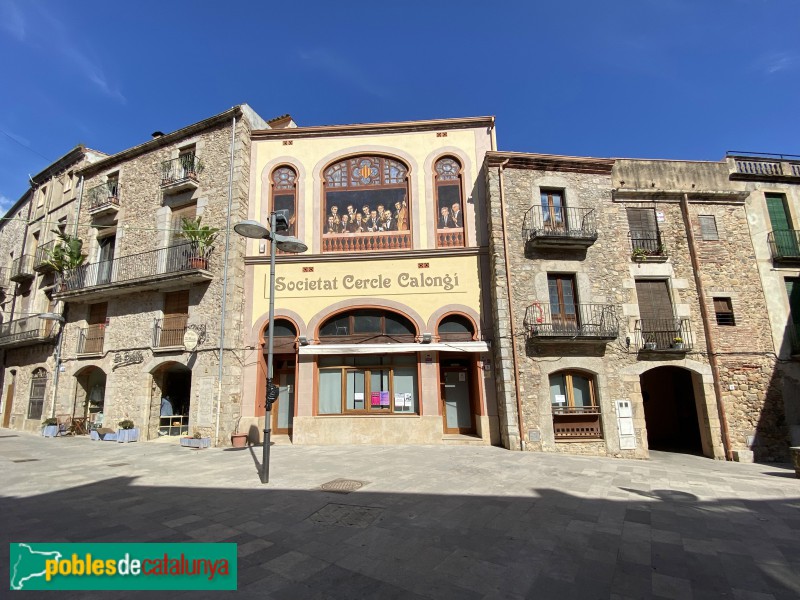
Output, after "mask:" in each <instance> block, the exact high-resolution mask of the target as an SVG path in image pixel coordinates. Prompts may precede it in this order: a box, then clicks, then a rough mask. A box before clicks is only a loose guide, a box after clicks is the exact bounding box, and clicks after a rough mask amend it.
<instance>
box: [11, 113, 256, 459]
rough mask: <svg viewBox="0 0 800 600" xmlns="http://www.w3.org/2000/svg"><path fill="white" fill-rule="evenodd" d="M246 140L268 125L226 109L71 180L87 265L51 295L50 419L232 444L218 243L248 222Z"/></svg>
mask: <svg viewBox="0 0 800 600" xmlns="http://www.w3.org/2000/svg"><path fill="white" fill-rule="evenodd" d="M253 127H256V128H259V129H265V128H269V127H270V125H269V124H267V123H266V122H264V121H263V120H262V119H261V118H260V117H259V116H258V115H257V114H256V113H255V112H253V110H252V109H250V108H249V107H248V106H247V105H240V106H236V107H234V108H232V109H230V110H228V111H226V112H224V113H220V114H218V115H215V116H213V117H211V118H209V119H206V120H204V121H200V122H198V123H195V124H193V125H190V126H188V127H185V128H183V129H180V130H178V131H175V132H172V133H169V134H161V133H156V134H154V135H153V138H152V139H150V140H149V141H147V142H145V143H143V144H141V145H138V146H135V147H133V148H129V149H127V150H124V151H122V152H119V153H117V154H115V155H113V156H109V157H107V158H103V159H102V160H99V161H96V162H93V163H92V164H89V165H85V166H83V167H82V168H81V169H80V170H78V171H77V172H76V173H77V175H78V176H80V177H82V178H83V193H82V194H80V195H79V197H78V200H77V205H76V209H75V213H76V214H77V229H76V230H75V232H76V234H77V236H78V237H79V238H80V239H81V240H82V241H83V251H84V253H85V254H86V256H87V258H86V261H85V263H84V264H83V265H82V266H80V267H77V268H75V269H71V270H67V271H65V272H64V273H62V274H60V275H59V276H58V277H57V278H56V281H55V287H54V289H53V290H52V299H53V300H54V301H56V302H61V303H63V304H64V305H65V310H64V317H65V320H66V322H65V323H64V326H63V332H62V333H61V335H60V338H59V342H60V349H61V356H60V358H61V360H60V363H61V369H60V372H61V377H60V384H59V385H58V389H57V391H55V393H54V395H55V397H56V403H55V406H53V405H52V404H51V403H50V402H47V409H46V410H45V412H46V413H50V414H56V415H57V414H68V415H72V416H73V417H75V418H77V419H86V420H87V421H93V422H97V423H100V422H102V423H103V424H104V425H109V426H111V427H112V428H113V427H116V425H117V422H118V421H120V420H122V419H131V420H133V421H134V423H135V425H136V426H137V427H139V428H140V429H141V431H142V438H143V439H145V440H148V439H158V438H168V437H170V436H175V435H182V434H183V435H185V434H187V433H193V432H195V431H197V432H199V433H201V434H203V435H207V436H210V437H212V438H213V441H214V443H215V444H216V443H219V444H223V445H224V444H227V443H229V439H230V438H229V435H230V433H231V431H232V430H233V429H234V428H235V426H236V420H237V418H238V417H239V414H240V403H239V388H240V380H241V362H240V358H241V357H240V352H239V350H240V348H241V327H242V312H241V306H242V293H243V278H244V265H243V250H244V243H243V241H242V240H241V239H239V238H238V237H236V236H230V235H228V234H227V232H228V231H229V224H230V222H231V220H234V221H235V220H238V219H240V218H243V217H244V216H245V215H246V214H247V199H248V184H249V179H250V173H249V169H250V166H249V165H250V162H249V161H250V131H251V129H252V128H253ZM198 218H199V219H200V221H199V224H198V222H197V219H198ZM187 222H194V223H195V224H196V225H199V226H201V227H202V226H209V227H211V228H216V229H218V230H219V233H218V237H217V238H216V240H215V241H214V242H213V244H212V245H211V247H210V248H206V247H204V246H203V245H198V244H197V243H194V242H191V241H189V240H188V239H187V237H186V233H185V232H184V231H183V229H184V223H187ZM221 315H224V316H225V318H224V319H223V318H221ZM190 330H191V331H193V332H194V334H196V335H194V336H193V337H194V340H192V341H191V342H190V343H191V345H190V347H185V346H184V336H185V334H186V333H187V331H190ZM190 337H192V336H190ZM187 339H189V338H187ZM26 368H27V367H26ZM163 398H167V399H168V403H167V404H165V402H164V401H162V399H163ZM165 406H166V408H165Z"/></svg>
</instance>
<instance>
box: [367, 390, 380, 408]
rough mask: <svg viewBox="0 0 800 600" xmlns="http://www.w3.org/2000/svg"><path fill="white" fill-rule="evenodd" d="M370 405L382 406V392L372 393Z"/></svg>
mask: <svg viewBox="0 0 800 600" xmlns="http://www.w3.org/2000/svg"><path fill="white" fill-rule="evenodd" d="M369 404H370V406H380V405H381V393H380V392H372V393H371V394H370V395H369Z"/></svg>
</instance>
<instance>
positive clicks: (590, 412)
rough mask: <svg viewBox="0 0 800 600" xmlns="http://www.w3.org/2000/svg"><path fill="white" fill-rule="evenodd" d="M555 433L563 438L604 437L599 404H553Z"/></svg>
mask: <svg viewBox="0 0 800 600" xmlns="http://www.w3.org/2000/svg"><path fill="white" fill-rule="evenodd" d="M553 434H554V436H555V438H556V439H557V440H559V439H561V440H563V439H570V440H575V439H584V440H591V439H595V440H597V439H602V438H603V428H602V424H601V422H600V408H599V407H597V406H559V405H557V404H554V405H553Z"/></svg>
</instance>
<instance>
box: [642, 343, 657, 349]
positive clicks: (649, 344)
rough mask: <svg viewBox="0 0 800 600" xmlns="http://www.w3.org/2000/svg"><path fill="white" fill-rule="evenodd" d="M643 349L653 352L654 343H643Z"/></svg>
mask: <svg viewBox="0 0 800 600" xmlns="http://www.w3.org/2000/svg"><path fill="white" fill-rule="evenodd" d="M644 349H645V350H655V349H656V343H655V342H645V343H644Z"/></svg>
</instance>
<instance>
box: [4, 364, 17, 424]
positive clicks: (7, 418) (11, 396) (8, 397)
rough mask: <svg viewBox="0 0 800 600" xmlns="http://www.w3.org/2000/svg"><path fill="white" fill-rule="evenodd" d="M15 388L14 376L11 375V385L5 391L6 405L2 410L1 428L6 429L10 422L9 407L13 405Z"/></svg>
mask: <svg viewBox="0 0 800 600" xmlns="http://www.w3.org/2000/svg"><path fill="white" fill-rule="evenodd" d="M15 387H16V376H15V375H11V383H9V384H8V390H7V391H6V403H5V407H4V408H3V427H8V426H9V424H10V422H11V406H12V405H13V404H14V388H15Z"/></svg>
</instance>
